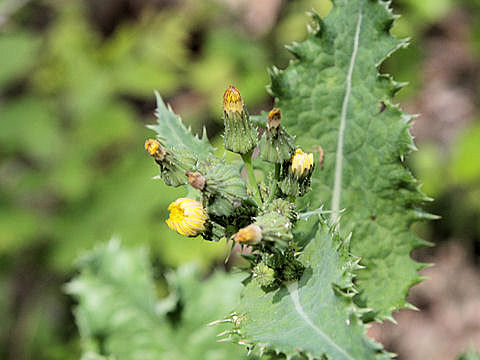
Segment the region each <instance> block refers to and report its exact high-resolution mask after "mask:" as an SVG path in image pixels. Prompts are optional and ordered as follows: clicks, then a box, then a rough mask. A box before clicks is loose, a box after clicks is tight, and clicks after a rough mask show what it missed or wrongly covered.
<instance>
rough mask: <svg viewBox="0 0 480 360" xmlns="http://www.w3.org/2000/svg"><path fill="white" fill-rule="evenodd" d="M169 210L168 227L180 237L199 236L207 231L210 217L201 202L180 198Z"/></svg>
mask: <svg viewBox="0 0 480 360" xmlns="http://www.w3.org/2000/svg"><path fill="white" fill-rule="evenodd" d="M168 210H170V217H169V218H168V220H166V222H167V225H168V227H169V228H170V229H172V230H175V231H176V232H177V233H179V234H180V235H184V236H197V235H198V234H199V233H200V232H202V231H204V230H205V221H207V218H208V216H207V213H206V212H205V209H204V208H203V206H202V204H201V203H200V202H199V201H197V200H193V199H188V198H180V199H177V200H175V201H174V202H172V203H171V204H170V205H169V206H168Z"/></svg>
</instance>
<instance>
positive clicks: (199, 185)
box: [186, 171, 205, 190]
mask: <svg viewBox="0 0 480 360" xmlns="http://www.w3.org/2000/svg"><path fill="white" fill-rule="evenodd" d="M186 175H187V178H188V183H189V184H190V185H191V186H192V187H193V188H195V189H197V190H203V189H204V188H205V177H204V176H203V175H202V174H200V173H199V172H191V171H187V172H186Z"/></svg>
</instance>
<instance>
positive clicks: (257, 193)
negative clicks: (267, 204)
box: [242, 151, 262, 206]
mask: <svg viewBox="0 0 480 360" xmlns="http://www.w3.org/2000/svg"><path fill="white" fill-rule="evenodd" d="M252 153H253V151H249V152H248V153H246V154H242V159H243V162H244V163H245V168H246V169H247V174H248V180H249V182H250V187H251V188H252V191H253V196H254V198H255V201H256V202H257V205H258V206H260V205H262V198H261V197H260V191H259V190H258V185H257V181H256V180H255V174H254V173H253V167H252Z"/></svg>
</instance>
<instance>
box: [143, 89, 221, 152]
mask: <svg viewBox="0 0 480 360" xmlns="http://www.w3.org/2000/svg"><path fill="white" fill-rule="evenodd" d="M155 96H156V99H157V109H156V111H155V115H156V116H157V124H155V125H148V128H150V129H152V130H154V131H156V132H157V134H158V138H159V139H160V141H161V142H162V144H164V145H165V146H167V147H169V148H178V147H180V148H182V149H185V151H186V150H188V151H190V152H191V153H192V154H194V155H195V156H196V157H197V159H198V160H205V159H207V157H208V156H209V155H211V154H213V148H212V146H211V145H210V142H209V141H208V138H207V132H206V130H205V128H204V129H203V135H202V138H201V139H199V138H198V136H196V135H195V136H194V135H192V133H191V132H190V129H187V128H186V127H185V125H184V124H183V123H182V120H181V119H180V117H179V116H178V115H176V114H175V113H174V112H173V111H172V108H171V107H170V105H168V106H167V105H165V103H164V102H163V100H162V98H161V96H160V94H159V93H158V92H155Z"/></svg>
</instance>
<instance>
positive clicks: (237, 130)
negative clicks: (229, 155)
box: [223, 86, 258, 154]
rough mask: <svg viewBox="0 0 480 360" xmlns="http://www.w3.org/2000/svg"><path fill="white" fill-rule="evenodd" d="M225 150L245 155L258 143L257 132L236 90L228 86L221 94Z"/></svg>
mask: <svg viewBox="0 0 480 360" xmlns="http://www.w3.org/2000/svg"><path fill="white" fill-rule="evenodd" d="M223 120H224V125H225V135H224V137H223V141H224V144H225V148H226V149H227V150H230V151H232V152H234V153H237V154H247V153H248V152H250V151H252V150H253V149H254V148H255V147H256V146H257V142H258V132H257V129H256V128H255V127H254V126H253V124H252V122H251V121H250V118H249V117H248V114H247V111H246V109H245V105H244V103H243V99H242V96H241V95H240V92H239V91H238V89H237V88H236V87H234V86H230V87H229V88H228V89H227V90H226V91H225V93H224V94H223Z"/></svg>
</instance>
